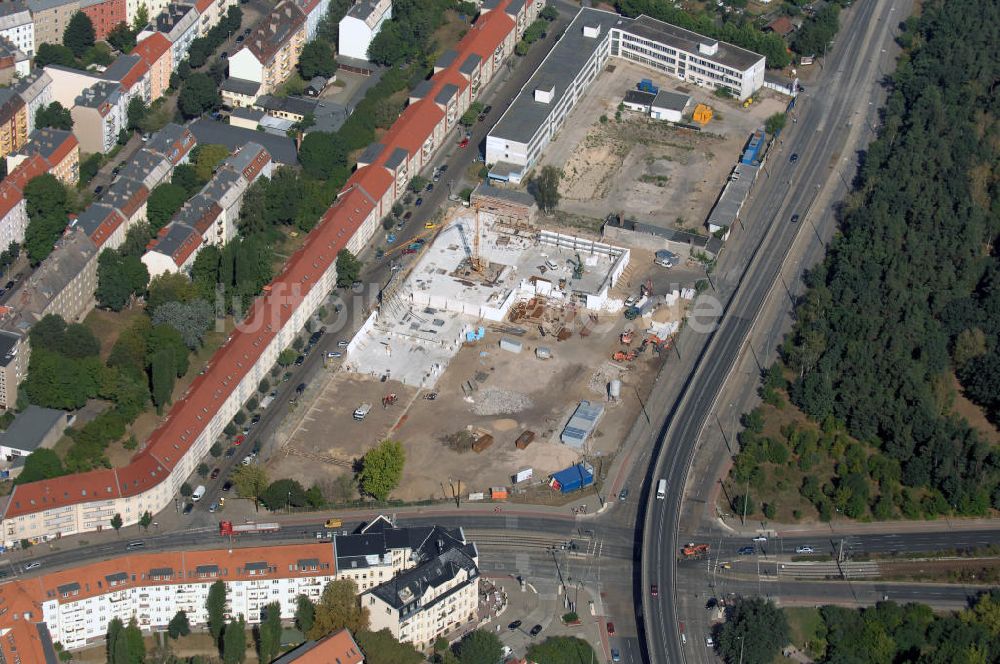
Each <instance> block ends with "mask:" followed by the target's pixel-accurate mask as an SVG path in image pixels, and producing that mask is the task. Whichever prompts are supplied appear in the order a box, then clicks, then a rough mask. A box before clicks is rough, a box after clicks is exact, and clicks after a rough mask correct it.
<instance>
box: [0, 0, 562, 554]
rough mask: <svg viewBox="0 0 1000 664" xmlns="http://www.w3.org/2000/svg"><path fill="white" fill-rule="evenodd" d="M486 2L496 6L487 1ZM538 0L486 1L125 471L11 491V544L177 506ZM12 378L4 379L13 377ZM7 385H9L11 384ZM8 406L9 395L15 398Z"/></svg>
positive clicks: (2, 524)
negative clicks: (343, 262) (345, 254)
mask: <svg viewBox="0 0 1000 664" xmlns="http://www.w3.org/2000/svg"><path fill="white" fill-rule="evenodd" d="M488 5H489V6H488ZM542 6H543V5H542V3H541V2H531V3H526V2H525V1H524V0H500V2H499V3H495V4H493V3H485V4H484V5H483V10H482V13H481V15H480V17H479V19H478V20H477V21H476V22H475V24H473V25H472V26H471V27H470V29H469V30H468V32H467V33H466V35H465V36H464V37H463V38H462V40H461V41H460V42H459V43H458V44H457V45H456V48H455V49H453V50H449V51H447V52H446V53H445V54H443V55H442V57H441V58H440V60H439V61H438V63H437V64H436V66H435V68H434V72H435V73H434V75H433V76H432V78H431V79H430V81H429V82H428V83H427V84H425V85H423V86H420V89H419V90H416V91H414V97H413V99H411V103H410V105H409V106H408V107H407V108H406V109H405V110H404V111H403V113H402V114H401V115H400V117H399V119H398V120H397V121H396V122H395V123H394V124H393V127H392V128H391V129H390V130H389V131H388V132H386V134H385V135H384V136H383V137H382V138H381V140H380V141H379V142H378V143H377V144H375V145H373V146H371V147H370V148H369V149H367V150H366V151H365V156H364V159H362V160H361V161H359V165H358V166H359V167H358V170H357V171H356V172H355V173H354V174H353V175H352V176H351V178H350V179H349V180H348V182H347V184H346V185H345V187H344V189H343V190H342V192H341V193H340V194H339V196H338V197H337V199H336V200H335V201H334V203H333V204H332V205H331V207H330V208H329V209H328V210H327V211H326V213H324V215H323V217H322V219H321V220H320V223H319V224H318V225H317V226H316V228H315V229H313V231H312V232H311V233H310V234H309V236H308V238H307V241H306V243H305V244H304V245H303V247H302V248H301V249H300V250H299V251H297V252H296V253H295V254H294V255H293V256H292V257H291V258H290V259H289V261H288V262H287V263H286V265H285V266H284V268H283V270H282V271H281V272H280V273H279V274H278V275H277V276H276V277H275V278H274V280H273V281H272V282H271V283H270V284H269V285H268V286H267V287H266V288H265V289H264V290H265V292H264V294H263V295H262V296H261V297H258V298H257V299H256V300H255V301H254V303H253V305H252V307H251V309H250V311H249V312H248V314H247V316H246V317H245V319H244V320H243V321H242V322H241V323H240V324H239V325H238V326H237V328H236V329H235V330H234V331H233V333H232V334H231V335H230V336H229V338H228V340H227V341H226V342H225V344H224V345H223V346H222V347H221V348H220V349H219V350H218V351H217V352H216V354H215V356H214V357H213V358H212V360H211V361H210V363H209V364H208V366H207V367H206V370H205V371H204V373H202V374H201V375H199V376H198V377H197V378H196V379H195V380H194V382H192V384H191V385H190V386H189V388H188V389H187V391H186V392H185V394H184V395H182V397H181V398H180V399H178V400H177V401H176V402H175V404H174V405H173V406H172V407H171V409H170V411H169V413H168V414H167V416H166V417H165V418H164V420H163V421H162V422H161V424H160V426H159V427H158V428H157V429H156V431H154V432H153V434H152V435H151V436H150V438H149V440H148V441H146V443H145V445H144V447H143V448H142V449H141V450H140V451H139V452H138V453H137V454H136V455H135V456H134V457H133V459H132V460H131V461H130V463H129V464H128V465H127V466H124V467H121V468H114V469H103V470H95V471H91V472H88V473H82V474H77V475H71V476H67V477H61V478H59V479H58V480H44V481H40V482H32V483H28V484H21V485H18V486H17V487H15V488H14V491H13V493H12V494H11V495H10V496H9V497H7V498H6V504H5V505H4V506H3V511H2V519H0V532H2V535H3V541H4V542H5V543H6V544H10V543H12V542H16V541H19V540H21V539H29V540H40V539H47V538H51V537H58V536H60V535H62V534H71V533H79V532H87V531H93V530H96V529H97V528H98V527H100V526H103V525H104V524H107V522H108V521H107V520H108V519H110V518H111V516H112V515H114V514H121V515H122V518H123V520H124V523H125V524H126V525H127V524H134V523H136V522H137V521H138V519H139V516H140V515H141V514H143V513H144V512H146V511H149V512H151V513H153V514H155V513H157V512H159V511H160V510H162V509H164V508H166V507H168V506H170V505H171V504H172V503H173V500H174V497H175V496H176V494H177V491H178V490H179V488H180V485H181V484H182V483H183V482H184V481H185V480H186V479H187V478H188V477H189V476H190V475H191V473H193V472H194V471H195V468H196V467H197V465H198V463H199V462H200V461H201V459H202V458H203V457H204V456H205V455H206V454H207V453H208V450H209V448H210V447H211V444H212V443H213V442H214V441H215V440H216V439H218V437H219V436H220V435H221V434H222V432H223V429H224V428H225V426H226V424H228V423H229V422H230V421H231V420H232V418H233V416H234V415H235V414H236V413H237V411H238V410H239V409H240V408H241V407H242V405H243V404H244V403H245V402H246V401H247V399H249V398H250V397H251V396H253V394H254V393H255V392H256V389H257V386H258V385H259V383H260V380H261V379H262V378H264V377H265V376H266V375H267V374H268V371H269V370H270V368H271V367H272V366H273V365H274V363H275V362H276V361H277V358H278V354H279V353H280V352H281V351H282V350H283V349H285V348H288V347H289V346H290V345H291V344H292V342H293V340H294V338H295V336H296V335H297V334H298V332H299V331H300V330H301V329H302V327H303V326H304V325H305V323H306V321H307V320H308V319H309V318H310V317H311V316H312V315H313V314H314V313H315V311H316V310H317V309H318V308H319V307H320V306H321V305H322V304H323V303H324V302H325V301H326V300H327V298H328V296H329V294H330V293H331V292H332V291H333V288H334V286H335V284H336V257H337V253H338V252H339V251H340V250H341V249H345V248H346V249H348V250H349V251H351V252H352V253H354V254H358V253H360V252H361V250H362V249H363V248H364V247H365V246H366V245H367V244H368V242H369V241H370V240H371V238H372V237H373V236H374V235H375V233H376V231H377V230H378V229H379V228H380V226H381V224H380V220H381V219H382V218H383V217H384V216H385V215H387V214H389V212H390V210H391V208H392V205H393V203H394V202H395V201H397V200H398V199H399V198H401V197H402V196H403V194H404V193H405V189H406V183H407V182H409V180H410V179H411V178H412V177H413V176H414V175H416V174H417V173H418V172H420V171H421V170H424V169H426V168H428V167H429V165H430V163H431V160H432V158H433V157H434V155H435V154H436V153H437V152H438V151H439V150H440V148H441V146H442V145H444V144H445V143H446V142H450V141H451V140H453V137H449V132H451V131H452V130H453V129H455V128H456V127H457V125H458V119H459V118H460V117H461V115H462V113H463V112H464V111H465V110H466V109H467V108H468V107H469V105H470V104H471V102H472V101H473V100H474V99H476V97H477V96H478V95H479V94H481V92H482V89H483V87H484V86H486V85H487V84H488V83H489V82H490V80H492V79H493V77H494V76H495V75H496V73H497V72H498V71H500V70H501V68H502V67H503V65H504V62H505V61H506V60H507V59H508V58H509V57H510V55H511V54H512V53H513V51H514V46H515V44H516V43H517V41H518V40H519V39H520V37H521V34H522V32H523V29H522V27H521V26H524V27H527V25H529V24H530V23H531V21H532V20H534V18H535V16H537V13H538V11H539V9H541V7H542ZM8 385H9V381H8ZM8 391H9V387H8ZM8 403H10V402H8Z"/></svg>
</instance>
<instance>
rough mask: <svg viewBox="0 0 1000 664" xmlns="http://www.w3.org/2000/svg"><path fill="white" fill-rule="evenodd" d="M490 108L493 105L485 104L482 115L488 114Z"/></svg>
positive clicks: (491, 108)
mask: <svg viewBox="0 0 1000 664" xmlns="http://www.w3.org/2000/svg"><path fill="white" fill-rule="evenodd" d="M492 110H493V107H492V106H489V105H487V106H486V108H484V109H483V115H489V114H490V111H492Z"/></svg>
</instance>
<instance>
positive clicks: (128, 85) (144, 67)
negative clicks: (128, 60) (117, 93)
mask: <svg viewBox="0 0 1000 664" xmlns="http://www.w3.org/2000/svg"><path fill="white" fill-rule="evenodd" d="M148 71H149V65H148V64H147V63H146V61H145V60H144V59H142V58H140V59H139V60H138V61H137V62H136V63H135V64H134V65H132V68H131V69H129V70H128V73H126V74H125V75H124V76H122V78H121V81H119V83H121V85H122V89H124V90H131V89H132V86H133V85H135V84H136V83H138V82H139V80H140V79H141V78H142V77H143V76H145V75H146V72H148Z"/></svg>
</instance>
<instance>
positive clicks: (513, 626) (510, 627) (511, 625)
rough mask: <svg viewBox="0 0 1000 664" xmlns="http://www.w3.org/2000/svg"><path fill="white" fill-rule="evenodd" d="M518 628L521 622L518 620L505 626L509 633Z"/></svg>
mask: <svg viewBox="0 0 1000 664" xmlns="http://www.w3.org/2000/svg"><path fill="white" fill-rule="evenodd" d="M520 626H521V621H520V620H515V621H514V622H512V623H511V624H509V625H507V629H509V630H511V631H514V630H515V629H517V628H518V627H520Z"/></svg>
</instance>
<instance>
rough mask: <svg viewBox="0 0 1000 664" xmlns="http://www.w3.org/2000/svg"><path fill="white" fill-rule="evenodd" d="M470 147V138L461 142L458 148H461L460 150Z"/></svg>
mask: <svg viewBox="0 0 1000 664" xmlns="http://www.w3.org/2000/svg"><path fill="white" fill-rule="evenodd" d="M468 146H469V139H468V138H463V139H462V140H461V142H459V144H458V147H460V148H465V147H468Z"/></svg>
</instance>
